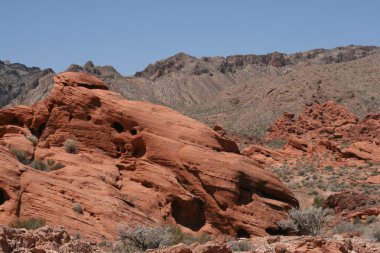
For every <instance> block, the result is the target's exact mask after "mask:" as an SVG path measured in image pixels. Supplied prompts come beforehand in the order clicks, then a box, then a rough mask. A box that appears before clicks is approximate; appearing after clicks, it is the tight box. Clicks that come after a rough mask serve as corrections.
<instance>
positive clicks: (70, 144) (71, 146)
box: [63, 139, 78, 154]
mask: <svg viewBox="0 0 380 253" xmlns="http://www.w3.org/2000/svg"><path fill="white" fill-rule="evenodd" d="M63 146H64V147H65V150H66V152H67V153H70V154H76V153H77V152H78V149H77V142H76V141H75V140H73V139H67V140H66V141H65V142H64V143H63Z"/></svg>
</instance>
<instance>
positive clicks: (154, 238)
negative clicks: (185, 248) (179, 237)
mask: <svg viewBox="0 0 380 253" xmlns="http://www.w3.org/2000/svg"><path fill="white" fill-rule="evenodd" d="M118 235H119V237H120V240H121V242H122V243H123V245H124V247H126V248H130V249H133V248H134V249H136V250H142V251H146V250H148V249H158V248H160V247H163V246H167V245H170V244H171V242H172V240H173V238H172V235H171V232H170V229H169V227H163V226H158V227H148V226H145V225H136V226H127V225H122V226H121V227H120V228H119V231H118Z"/></svg>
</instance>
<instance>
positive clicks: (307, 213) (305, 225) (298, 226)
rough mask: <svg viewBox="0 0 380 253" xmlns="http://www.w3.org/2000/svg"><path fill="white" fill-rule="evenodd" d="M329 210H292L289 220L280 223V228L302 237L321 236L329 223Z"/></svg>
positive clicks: (314, 208) (313, 208) (312, 208)
mask: <svg viewBox="0 0 380 253" xmlns="http://www.w3.org/2000/svg"><path fill="white" fill-rule="evenodd" d="M329 213H330V211H329V210H326V209H325V210H323V209H322V208H320V207H318V208H317V207H310V208H307V209H303V210H299V209H295V208H293V209H291V210H290V211H289V219H288V220H283V221H279V222H278V223H277V224H278V226H279V227H280V228H281V229H282V230H284V231H293V232H296V233H298V234H300V235H313V236H316V235H319V234H320V233H321V231H322V229H323V228H324V227H325V226H326V224H327V222H328V214H329Z"/></svg>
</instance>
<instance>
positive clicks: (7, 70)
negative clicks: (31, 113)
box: [0, 61, 54, 107]
mask: <svg viewBox="0 0 380 253" xmlns="http://www.w3.org/2000/svg"><path fill="white" fill-rule="evenodd" d="M53 75H54V72H53V70H51V69H45V70H41V69H39V68H37V67H32V68H29V67H27V66H25V65H23V64H19V63H13V64H12V63H10V62H8V61H4V62H3V61H0V107H4V106H6V105H8V104H10V103H12V104H31V103H34V102H35V101H37V100H40V99H41V98H43V97H44V96H46V94H47V93H48V92H49V91H50V89H51V86H52V84H53V82H52V81H53ZM26 94H28V95H26Z"/></svg>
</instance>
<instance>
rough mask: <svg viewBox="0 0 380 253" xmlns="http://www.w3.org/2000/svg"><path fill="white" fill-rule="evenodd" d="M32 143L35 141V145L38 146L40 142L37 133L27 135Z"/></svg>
mask: <svg viewBox="0 0 380 253" xmlns="http://www.w3.org/2000/svg"><path fill="white" fill-rule="evenodd" d="M26 138H27V139H28V140H29V141H30V142H31V143H33V146H37V144H38V138H37V137H36V136H35V135H29V136H27V137H26Z"/></svg>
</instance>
